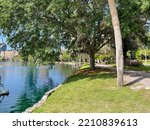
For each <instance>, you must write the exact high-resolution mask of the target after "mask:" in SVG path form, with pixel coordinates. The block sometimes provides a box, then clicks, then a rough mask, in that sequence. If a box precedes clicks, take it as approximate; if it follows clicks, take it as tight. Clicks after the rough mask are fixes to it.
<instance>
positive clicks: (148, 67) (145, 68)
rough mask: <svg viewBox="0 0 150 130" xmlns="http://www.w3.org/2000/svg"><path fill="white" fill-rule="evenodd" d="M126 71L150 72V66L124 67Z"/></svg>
mask: <svg viewBox="0 0 150 130" xmlns="http://www.w3.org/2000/svg"><path fill="white" fill-rule="evenodd" d="M125 69H126V70H134V71H145V72H150V66H126V67H125Z"/></svg>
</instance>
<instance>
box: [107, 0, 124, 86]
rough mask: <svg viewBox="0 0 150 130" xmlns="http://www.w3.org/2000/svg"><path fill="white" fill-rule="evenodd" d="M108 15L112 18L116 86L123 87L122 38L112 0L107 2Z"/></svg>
mask: <svg viewBox="0 0 150 130" xmlns="http://www.w3.org/2000/svg"><path fill="white" fill-rule="evenodd" d="M108 3H109V8H110V13H111V17H112V24H113V28H114V35H115V46H116V65H117V86H118V87H122V86H123V69H124V67H123V49H122V48H123V45H122V37H121V30H120V23H119V18H118V13H117V9H116V5H115V1H114V0H108Z"/></svg>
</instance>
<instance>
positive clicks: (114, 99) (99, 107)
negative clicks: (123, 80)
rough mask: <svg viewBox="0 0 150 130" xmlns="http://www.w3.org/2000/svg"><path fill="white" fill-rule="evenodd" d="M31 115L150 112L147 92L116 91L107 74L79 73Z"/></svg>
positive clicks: (85, 71)
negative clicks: (37, 113)
mask: <svg viewBox="0 0 150 130" xmlns="http://www.w3.org/2000/svg"><path fill="white" fill-rule="evenodd" d="M34 112H39V113H48V112H49V113H54V112H56V113H59V112H64V113H68V112H79V113H80V112H82V113H85V112H89V113H92V112H93V113H95V112H150V90H140V91H134V90H131V89H130V88H129V87H123V88H117V87H116V74H115V73H114V72H110V71H108V70H100V69H97V70H95V71H89V70H80V71H78V72H77V73H76V74H75V75H73V76H71V77H70V78H68V80H67V81H66V82H65V83H64V84H63V85H62V86H61V87H60V88H59V89H57V90H56V91H55V92H54V93H52V94H51V96H49V98H48V100H47V101H46V102H45V103H44V104H43V105H42V106H41V107H40V108H38V109H37V110H35V111H34Z"/></svg>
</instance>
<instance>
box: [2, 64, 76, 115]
mask: <svg viewBox="0 0 150 130" xmlns="http://www.w3.org/2000/svg"><path fill="white" fill-rule="evenodd" d="M9 64H10V63H9ZM73 71H74V68H72V67H71V66H69V65H56V66H55V67H54V68H53V69H50V68H48V67H47V66H41V67H28V66H19V65H17V66H16V65H15V66H14V65H13V64H12V66H4V67H3V69H0V75H2V82H3V83H4V85H5V86H7V87H8V88H7V89H9V90H10V95H9V96H8V97H6V98H5V99H4V98H1V99H0V100H1V103H0V112H11V113H14V112H22V111H24V110H25V109H27V108H28V107H31V106H32V105H33V104H34V103H36V102H38V101H39V100H40V99H41V98H42V96H43V95H44V94H45V92H47V91H48V90H50V89H52V88H54V87H56V86H57V85H58V84H60V83H62V82H63V81H64V80H65V78H66V77H68V76H69V75H70V74H71V73H72V72H73Z"/></svg>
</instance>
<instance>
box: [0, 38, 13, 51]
mask: <svg viewBox="0 0 150 130" xmlns="http://www.w3.org/2000/svg"><path fill="white" fill-rule="evenodd" d="M3 42H4V43H6V37H4V36H2V35H0V43H3ZM6 44H7V43H6ZM7 50H11V47H10V46H8V45H7Z"/></svg>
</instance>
